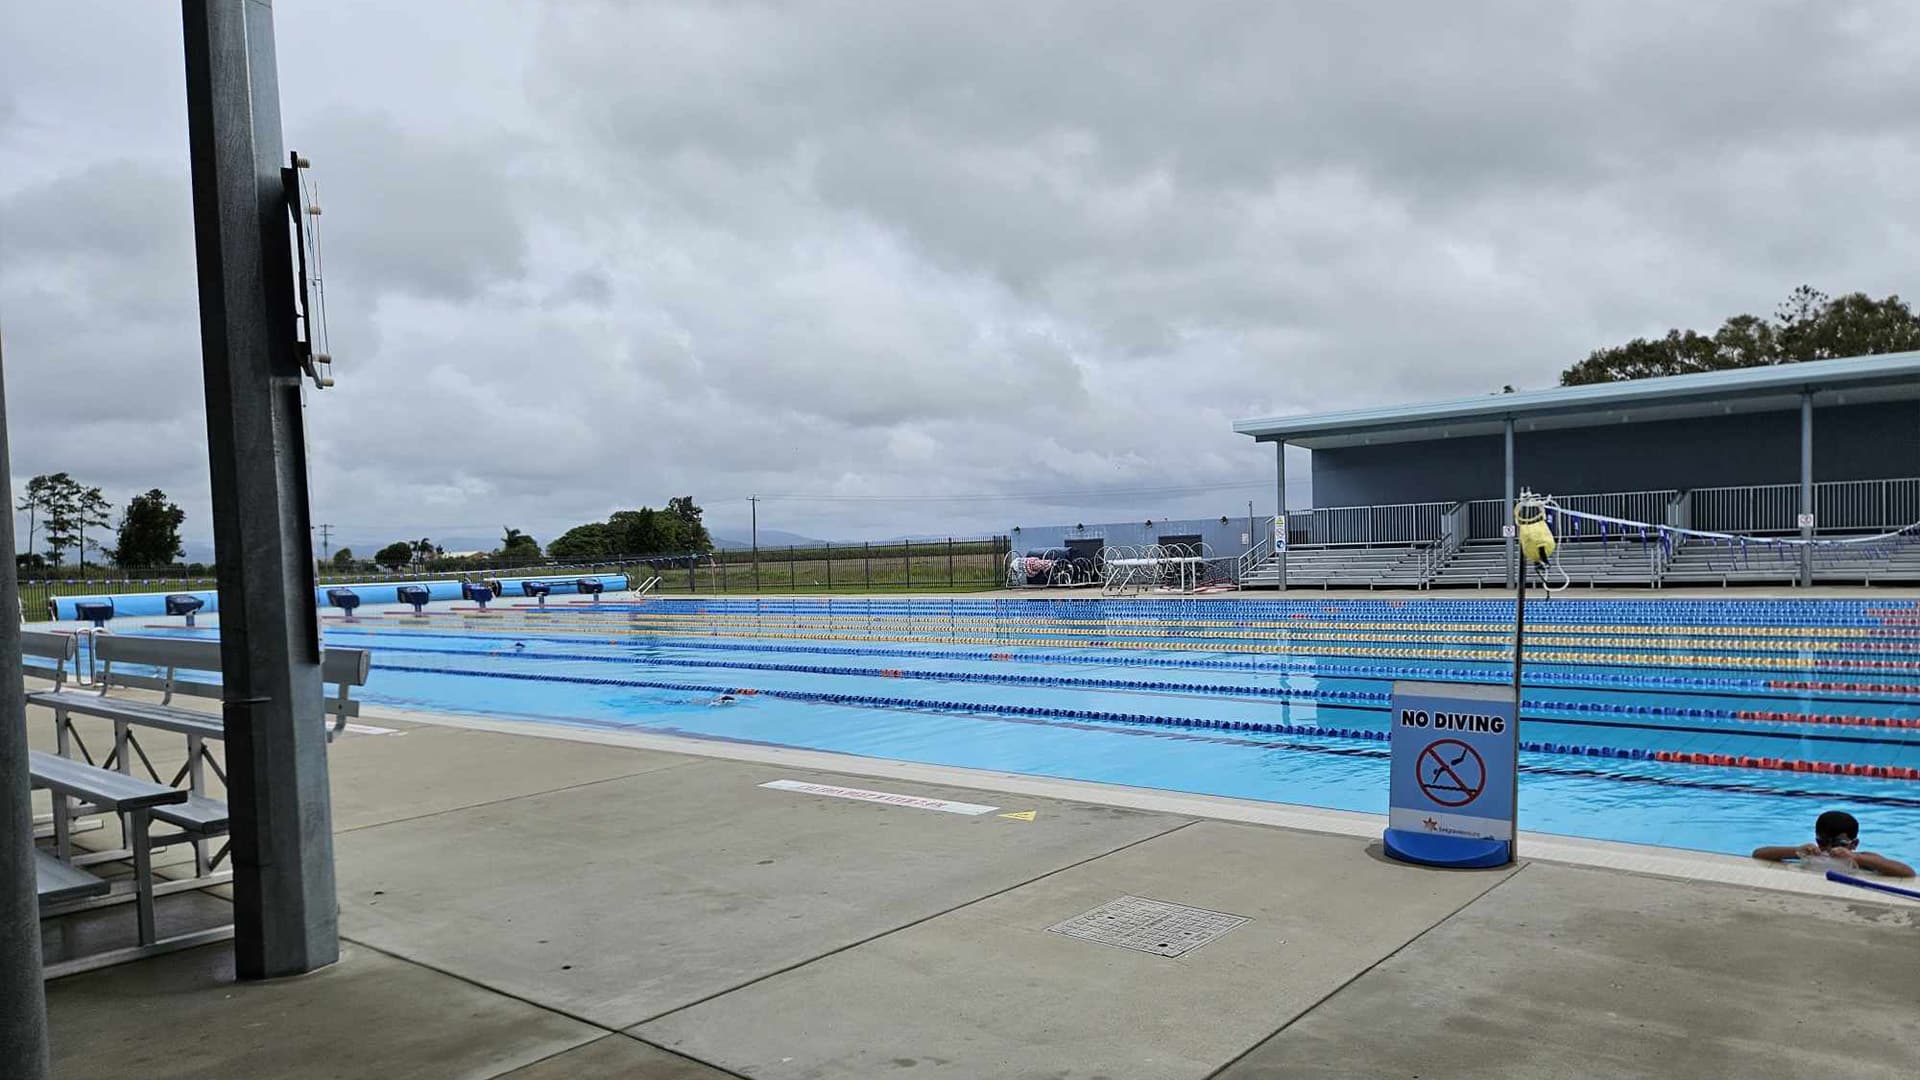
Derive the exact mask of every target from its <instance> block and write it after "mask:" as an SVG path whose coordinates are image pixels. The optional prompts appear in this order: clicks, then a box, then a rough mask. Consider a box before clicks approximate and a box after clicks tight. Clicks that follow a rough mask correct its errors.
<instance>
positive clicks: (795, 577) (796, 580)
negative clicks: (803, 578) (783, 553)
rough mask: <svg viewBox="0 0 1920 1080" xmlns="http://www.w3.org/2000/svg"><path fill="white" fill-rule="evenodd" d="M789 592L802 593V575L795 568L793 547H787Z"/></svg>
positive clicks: (789, 545) (790, 545)
mask: <svg viewBox="0 0 1920 1080" xmlns="http://www.w3.org/2000/svg"><path fill="white" fill-rule="evenodd" d="M787 591H788V592H799V591H800V575H799V574H798V573H796V572H795V571H794V568H793V545H792V544H788V545H787Z"/></svg>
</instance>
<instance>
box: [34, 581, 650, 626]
mask: <svg viewBox="0 0 1920 1080" xmlns="http://www.w3.org/2000/svg"><path fill="white" fill-rule="evenodd" d="M486 581H487V583H488V584H493V585H498V586H499V588H497V589H496V590H495V592H494V595H496V596H498V595H501V594H503V593H505V592H507V591H509V590H511V591H513V592H515V593H518V592H520V591H521V585H522V583H524V582H529V581H532V582H538V583H543V584H546V585H548V586H549V587H550V591H551V592H552V593H553V595H555V596H562V595H568V594H586V595H593V596H598V595H600V593H601V592H602V591H605V592H620V591H622V590H624V589H626V587H627V575H625V574H594V575H589V576H587V577H539V578H488V579H486ZM583 583H585V584H584V587H583ZM464 584H466V583H465V582H461V581H457V580H453V579H448V580H445V581H402V582H384V581H368V582H356V583H354V584H350V585H327V586H322V587H321V588H318V589H315V590H314V591H313V598H314V602H315V603H316V604H318V605H319V606H320V607H322V608H331V607H334V606H335V605H334V603H333V600H332V598H331V597H330V596H329V595H328V594H329V593H330V592H335V591H338V590H343V589H345V590H351V591H352V592H353V594H354V595H355V596H358V597H359V598H360V602H361V603H363V604H399V603H403V602H404V601H402V600H401V599H400V596H399V592H398V590H399V589H400V588H401V587H403V586H414V585H417V586H421V587H423V588H425V589H426V590H427V594H428V597H429V599H432V600H459V599H461V598H462V586H463V585H464ZM186 597H191V598H193V599H196V600H199V601H200V607H199V608H198V609H197V610H198V611H199V613H200V614H203V615H204V614H210V613H213V612H217V611H219V610H220V594H219V593H218V592H217V591H215V590H213V589H199V590H191V591H188V590H182V591H180V592H171V593H160V592H151V593H95V594H91V595H79V596H56V597H53V598H52V599H51V600H48V601H47V609H48V614H49V615H51V616H52V617H53V618H54V619H56V620H63V621H71V620H77V619H81V618H84V616H83V615H81V613H80V605H82V604H108V605H111V607H112V611H113V615H112V617H113V618H116V619H123V618H153V617H156V616H161V615H167V614H170V612H169V611H168V610H167V608H168V603H169V601H176V602H177V601H179V600H181V599H182V598H186Z"/></svg>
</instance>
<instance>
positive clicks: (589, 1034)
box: [49, 718, 1920, 1080]
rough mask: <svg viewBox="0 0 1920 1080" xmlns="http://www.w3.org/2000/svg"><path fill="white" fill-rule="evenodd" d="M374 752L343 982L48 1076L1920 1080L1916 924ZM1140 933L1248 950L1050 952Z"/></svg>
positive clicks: (261, 998)
mask: <svg viewBox="0 0 1920 1080" xmlns="http://www.w3.org/2000/svg"><path fill="white" fill-rule="evenodd" d="M368 722H369V723H381V724H390V726H392V727H394V728H397V729H399V731H398V732H397V733H395V734H393V735H384V736H349V737H347V738H345V739H342V740H341V741H340V742H338V743H336V744H335V746H334V747H333V750H332V752H331V754H330V761H331V764H332V768H333V777H334V792H335V824H336V828H337V830H338V832H337V840H336V842H337V845H338V856H339V879H340V902H341V925H342V927H343V931H344V934H345V936H346V938H347V947H346V949H345V955H344V957H343V959H342V962H341V963H340V964H338V965H336V966H335V967H333V968H330V969H328V970H326V971H322V972H319V973H316V974H314V975H310V976H307V977H304V978H300V979H293V980H285V981H281V982H274V983H266V984H240V983H235V982H234V981H233V979H232V972H231V964H230V962H229V961H228V960H227V958H226V952H227V950H226V949H225V948H224V947H220V946H215V947H208V948H204V949H199V950H194V951H191V952H187V953H181V954H176V955H174V956H170V957H163V958H159V959H156V960H151V961H147V962H143V963H141V964H137V965H129V966H126V967H121V968H116V969H111V970H108V971H102V972H95V973H92V974H88V975H82V976H76V977H73V978H69V979H65V980H60V981H57V982H55V983H53V984H50V986H49V997H50V1003H51V1009H52V1017H53V1023H54V1047H55V1053H56V1057H57V1064H56V1074H57V1075H59V1076H62V1077H74V1078H75V1080H80V1078H87V1080H93V1078H98V1077H115V1076H128V1077H140V1078H159V1077H189V1076H191V1077H207V1076H276V1077H289V1078H295V1080H300V1078H307V1077H316V1078H317V1077H357V1076H378V1077H421V1078H426V1077H470V1078H476V1080H478V1078H491V1077H513V1078H516V1080H558V1078H563V1077H564V1078H575V1077H584V1078H588V1080H593V1078H600V1077H609V1078H610V1077H657V1078H671V1080H707V1078H713V1077H722V1076H754V1077H789V1078H808V1080H823V1078H833V1077H870V1076H877V1075H878V1076H893V1075H899V1076H916V1077H918V1076H940V1077H965V1078H1012V1077H1035V1078H1039V1077H1047V1078H1077V1080H1092V1078H1094V1077H1108V1078H1111V1080H1132V1078H1136V1077H1138V1078H1156V1077H1168V1078H1175V1077H1178V1078H1194V1080H1199V1078H1203V1077H1210V1076H1222V1077H1229V1078H1233V1080H1246V1078H1250V1077H1269V1076H1272V1077H1278V1076H1288V1077H1292V1076H1343V1077H1344V1076H1359V1077H1372V1076H1419V1077H1422V1078H1429V1080H1430V1078H1434V1077H1452V1076H1458V1077H1482V1076H1516V1077H1518V1076H1593V1075H1609V1076H1689V1077H1694V1076H1729V1077H1732V1076H1755V1075H1766V1076H1797V1075H1807V1076H1813V1075H1821V1076H1832V1075H1847V1076H1868V1077H1872V1076H1889V1077H1891V1076H1903V1077H1904V1076H1912V1075H1920V1047H1916V1043H1915V1040H1914V1039H1913V1037H1912V1033H1911V1031H1910V1030H1909V1029H1910V1028H1911V1018H1912V1009H1913V1003H1914V1002H1915V1001H1916V1000H1920V905H1906V904H1901V903H1899V902H1897V901H1894V902H1890V903H1885V904H1882V903H1878V902H1875V901H1873V900H1871V899H1869V898H1866V897H1861V898H1858V899H1854V898H1847V899H1834V898H1828V897H1817V896H1798V895H1787V894H1782V893H1776V892H1770V891H1764V890H1755V889H1743V888H1735V887H1730V886H1724V885H1711V884H1702V883H1699V882H1694V881H1683V880H1675V879H1671V878H1661V877H1652V876H1645V875H1638V874H1632V873H1626V872H1621V871H1615V870H1582V869H1575V868H1569V867H1565V866H1559V865H1554V864H1550V863H1537V862H1536V863H1531V864H1526V865H1524V866H1522V867H1521V868H1519V869H1518V870H1512V871H1498V872H1473V873H1466V872H1463V873H1446V872H1440V871H1433V870H1424V869H1416V868H1413V867H1408V866H1404V865H1401V864H1397V863H1393V862H1390V861H1387V860H1385V859H1383V858H1381V857H1380V855H1379V853H1378V850H1377V844H1375V843H1374V842H1372V841H1371V840H1370V839H1369V838H1367V837H1365V836H1353V835H1330V834H1327V833H1315V832H1303V831H1297V830H1293V829H1287V828H1277V827H1272V826H1269V825H1260V824H1244V823H1229V822H1224V821H1219V820H1212V819H1210V818H1209V816H1207V815H1205V814H1202V813H1196V812H1179V811H1177V810H1175V809H1171V807H1174V806H1177V805H1185V804H1179V803H1177V801H1174V800H1167V801H1166V805H1167V807H1169V808H1140V807H1118V806H1111V805H1103V804H1101V803H1100V802H1098V801H1097V800H1095V799H1092V798H1087V797H1082V798H1060V797H1043V796H1037V795H1034V794H1031V793H1028V794H1017V793H1014V792H1013V791H1008V790H998V791H996V790H992V786H993V785H992V783H991V781H990V780H983V779H982V778H981V777H980V774H959V773H950V772H949V773H944V774H943V773H942V771H941V770H932V769H927V768H925V767H915V769H916V770H917V771H915V772H913V774H912V775H913V778H912V779H908V778H905V777H903V776H901V775H898V774H896V775H892V776H885V777H875V776H862V775H860V774H859V773H860V770H861V769H862V768H863V767H866V766H867V763H863V762H861V761H860V760H859V759H842V760H844V766H843V767H842V768H841V769H838V770H833V771H828V770H825V769H822V768H820V767H818V765H814V766H812V767H800V766H797V765H792V764H782V763H780V762H779V761H778V760H771V761H770V760H749V761H736V760H726V759H723V758H716V757H712V756H696V755H692V754H686V753H676V752H669V751H667V750H663V749H658V748H654V749H640V748H631V747H623V746H609V745H600V744H593V743H588V742H582V741H575V740H572V739H566V738H553V737H532V736H528V735H521V734H508V733H503V732H499V731H480V730H470V729H462V728H453V727H441V726H431V725H416V724H413V723H407V722H401V721H386V720H381V719H378V718H369V720H368ZM546 734H548V735H552V734H554V732H552V731H550V730H549V731H548V732H546ZM683 749H699V750H702V751H704V752H705V753H706V754H711V753H712V752H713V751H714V750H715V749H716V748H715V747H712V746H703V747H683ZM720 749H722V750H723V751H724V748H720ZM748 756H753V755H748ZM759 756H760V757H762V758H763V759H764V758H765V757H766V755H765V754H761V755H759ZM796 760H797V759H796ZM807 760H809V761H815V762H818V761H820V760H822V759H820V758H819V756H818V755H815V756H813V757H811V758H809V759H807ZM870 767H871V768H872V769H873V770H874V771H885V770H883V769H881V768H880V766H879V764H878V763H871V766H870ZM942 775H946V776H948V777H949V778H950V779H949V780H948V781H946V782H942V781H940V780H938V779H937V778H938V777H940V776H942ZM777 780H795V781H802V782H806V783H812V784H818V785H824V786H827V787H831V788H839V789H849V788H851V789H863V790H870V791H880V792H887V793H894V794H900V795H909V796H914V797H918V798H921V799H926V800H947V801H948V802H957V803H965V804H972V806H973V807H974V808H977V807H979V806H991V807H992V809H991V810H988V811H985V812H980V813H953V812H945V811H944V810H941V809H930V808H924V807H923V806H920V805H905V804H901V803H900V802H898V801H884V802H874V801H862V800H859V799H855V798H845V797H832V796H829V795H826V794H818V793H813V792H809V791H795V790H781V789H775V788H767V787H764V786H763V785H765V784H766V783H768V782H769V781H777ZM962 782H964V783H965V784H966V785H967V786H961V783H962ZM1006 787H1008V788H1014V789H1023V788H1024V789H1025V790H1028V791H1029V792H1031V791H1032V788H1031V787H1028V786H1027V785H1025V784H1023V783H1019V782H1016V781H1014V780H1013V779H1012V778H1008V779H1007V781H1006ZM1081 790H1089V791H1090V790H1091V789H1085V788H1082V789H1081ZM841 794H843V795H844V794H848V792H845V791H844V790H843V791H842V792H841ZM1195 805H1201V804H1195ZM947 809H949V810H951V809H968V807H951V806H950V807H948V808H947ZM1028 812H1031V820H1027V814H1028ZM1007 814H1018V815H1020V816H1018V817H1008V816H1004V815H1007ZM1126 896H1132V897H1141V898H1148V899H1150V900H1155V901H1164V902H1169V903H1174V904H1180V905H1188V906H1191V907H1193V908H1199V909H1205V910H1206V911H1210V912H1218V913H1225V914H1227V915H1232V916H1238V917H1241V918H1244V919H1245V920H1246V921H1245V922H1244V923H1240V924H1238V925H1237V926H1234V927H1233V928H1232V929H1229V930H1227V931H1226V932H1225V933H1223V934H1221V935H1220V936H1219V937H1217V938H1215V939H1213V940H1211V941H1210V942H1209V943H1207V944H1204V945H1202V946H1200V947H1198V948H1194V949H1192V950H1191V951H1187V952H1185V953H1184V954H1183V955H1179V956H1177V957H1168V956H1162V955H1157V954H1154V953H1149V952H1139V951H1133V950H1129V949H1123V948H1119V947H1115V946H1113V945H1107V944H1101V943H1098V942H1095V941H1089V940H1084V939H1081V938H1076V937H1069V936H1065V935H1062V934H1059V933H1052V932H1049V928H1050V927H1054V926H1056V925H1057V924H1060V923H1062V922H1063V921H1065V920H1069V919H1072V918H1074V917H1075V916H1078V915H1081V914H1083V913H1085V912H1088V911H1089V910H1091V909H1094V908H1096V907H1099V906H1100V905H1103V904H1107V903H1108V902H1110V901H1114V900H1116V899H1119V898H1121V897H1126ZM176 899H177V900H182V901H185V900H193V901H195V902H197V903H200V904H205V903H207V900H206V898H204V897H200V898H187V897H182V898H168V900H167V901H163V904H164V903H167V902H170V901H173V900H176ZM105 914H112V913H105ZM128 914H130V913H128ZM97 918H98V917H96V921H97ZM126 921H130V919H129V920H126ZM89 930H90V932H97V931H96V930H94V928H92V927H90V928H89ZM1148 944H1150V945H1151V944H1154V943H1153V942H1148Z"/></svg>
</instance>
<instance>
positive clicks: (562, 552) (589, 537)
mask: <svg viewBox="0 0 1920 1080" xmlns="http://www.w3.org/2000/svg"><path fill="white" fill-rule="evenodd" d="M611 554H613V544H612V541H611V539H610V534H609V531H608V529H607V524H606V522H604V521H592V522H588V523H587V524H585V525H575V526H574V527H573V528H571V529H568V530H567V531H566V532H563V533H561V534H560V535H559V536H558V537H557V538H555V539H554V541H553V542H552V543H550V544H548V545H547V557H548V558H550V559H559V560H562V561H565V562H591V561H593V560H594V559H604V558H606V557H607V556H609V555H611Z"/></svg>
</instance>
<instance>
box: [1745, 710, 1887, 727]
mask: <svg viewBox="0 0 1920 1080" xmlns="http://www.w3.org/2000/svg"><path fill="white" fill-rule="evenodd" d="M1733 716H1734V719H1736V720H1749V721H1757V722H1760V723H1767V724H1835V725H1839V726H1842V727H1878V728H1920V717H1911V716H1824V715H1821V714H1820V713H1799V712H1768V711H1764V710H1760V709H1742V710H1740V711H1739V712H1736V713H1734V714H1733Z"/></svg>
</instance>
